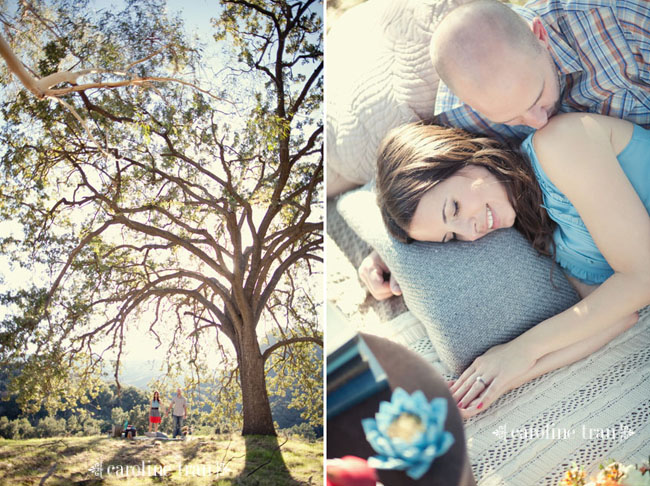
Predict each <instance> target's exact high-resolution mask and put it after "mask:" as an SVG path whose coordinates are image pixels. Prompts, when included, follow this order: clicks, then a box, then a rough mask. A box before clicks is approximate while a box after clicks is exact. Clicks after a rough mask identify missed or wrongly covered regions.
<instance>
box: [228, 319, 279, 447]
mask: <svg viewBox="0 0 650 486" xmlns="http://www.w3.org/2000/svg"><path fill="white" fill-rule="evenodd" d="M244 327H245V328H247V327H248V326H247V325H246V324H244ZM241 340H242V342H241V344H240V346H239V349H238V351H237V361H238V364H239V373H240V380H241V389H242V402H243V404H242V407H243V412H244V427H243V429H242V435H253V434H255V435H277V434H276V432H275V427H274V426H273V417H272V416H271V404H270V403H269V396H268V393H267V392H266V375H265V373H264V360H263V359H262V353H261V352H260V347H259V344H258V343H257V336H256V335H255V332H254V331H252V332H251V331H244V332H243V333H242V337H241Z"/></svg>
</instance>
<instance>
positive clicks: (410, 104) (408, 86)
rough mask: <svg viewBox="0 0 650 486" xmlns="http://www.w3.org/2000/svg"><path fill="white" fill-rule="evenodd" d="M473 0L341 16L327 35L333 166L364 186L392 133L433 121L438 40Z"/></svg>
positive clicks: (393, 1) (394, 3)
mask: <svg viewBox="0 0 650 486" xmlns="http://www.w3.org/2000/svg"><path fill="white" fill-rule="evenodd" d="M467 1H468V0H368V1H367V2H365V3H363V4H361V5H358V6H356V7H354V8H352V9H350V10H349V11H347V12H346V13H345V14H343V16H341V17H340V18H339V19H338V20H337V22H336V24H335V25H334V27H333V28H332V30H331V31H330V32H329V34H328V36H327V46H326V63H325V66H326V79H327V112H326V113H327V164H328V169H329V170H334V171H335V172H337V173H339V174H340V175H342V176H343V177H344V178H345V179H347V180H349V181H351V182H355V183H358V184H363V183H366V182H368V181H370V180H371V179H372V177H373V175H374V170H375V155H376V153H377V148H378V147H379V143H380V142H381V140H382V139H383V138H384V135H386V133H387V132H388V131H389V130H390V129H391V128H394V127H396V126H399V125H403V124H405V123H409V122H412V121H416V120H426V119H431V118H432V117H433V109H434V102H435V96H436V92H437V90H438V75H437V73H436V71H435V69H434V68H433V64H431V60H430V58H429V43H430V40H431V35H432V33H433V32H434V30H435V28H436V26H437V25H438V23H439V22H440V20H441V19H442V18H443V17H444V16H445V15H446V14H447V12H449V11H450V10H451V9H453V8H454V7H456V6H457V5H460V4H462V3H466V2H467Z"/></svg>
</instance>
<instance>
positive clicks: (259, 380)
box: [0, 0, 323, 434]
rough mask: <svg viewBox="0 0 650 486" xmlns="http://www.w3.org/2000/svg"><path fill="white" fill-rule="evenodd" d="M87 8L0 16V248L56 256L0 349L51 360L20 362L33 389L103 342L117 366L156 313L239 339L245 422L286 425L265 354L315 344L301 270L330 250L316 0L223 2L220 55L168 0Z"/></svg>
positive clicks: (182, 336)
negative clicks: (11, 225) (325, 245)
mask: <svg viewBox="0 0 650 486" xmlns="http://www.w3.org/2000/svg"><path fill="white" fill-rule="evenodd" d="M91 7H92V3H83V2H79V1H74V2H73V1H69V0H57V1H53V2H47V3H45V2H32V3H30V2H28V1H26V0H21V1H19V5H18V10H17V12H16V13H15V15H14V16H10V15H9V14H8V13H4V14H2V15H1V16H0V21H2V23H3V27H4V28H3V32H2V36H1V38H0V54H1V55H2V58H3V59H4V67H3V72H2V74H1V76H2V81H3V82H4V83H5V84H6V87H5V89H4V90H3V91H2V98H1V101H2V105H1V107H2V116H3V119H4V121H3V122H2V124H1V126H0V145H1V148H0V154H1V155H2V159H1V162H2V170H3V172H2V185H1V186H0V197H1V200H2V202H0V211H1V217H2V218H3V219H5V220H11V221H20V222H21V224H22V231H21V232H20V233H19V234H18V235H15V234H14V235H12V236H11V237H6V238H3V240H2V250H3V251H4V252H5V253H6V254H9V253H11V254H12V257H13V258H14V259H15V260H16V261H17V262H21V263H22V264H23V265H25V266H27V267H30V266H31V268H33V269H35V270H36V269H37V268H45V269H47V271H46V272H45V273H44V276H43V282H42V285H41V286H37V287H35V288H33V289H31V290H24V291H21V292H18V293H16V292H12V293H10V294H8V295H5V296H4V297H3V298H4V302H5V303H7V304H10V303H18V304H19V305H20V309H21V312H14V313H13V314H12V315H11V316H10V317H8V318H7V319H6V320H5V321H4V322H3V323H2V328H1V334H0V345H1V346H2V348H1V351H2V353H1V354H2V358H4V359H11V360H13V361H15V360H20V361H21V363H22V367H23V369H24V370H25V372H26V373H32V375H34V374H35V373H36V374H37V372H36V370H38V369H42V374H40V376H38V379H36V380H34V379H32V380H29V379H26V378H23V380H24V381H23V382H22V383H23V385H24V387H25V388H24V390H23V392H24V393H25V394H26V396H29V397H31V398H34V397H38V395H39V394H41V395H45V394H47V393H52V392H55V391H56V390H55V389H56V387H57V386H61V384H62V383H63V382H65V380H66V379H68V378H69V375H68V374H67V373H69V372H70V370H71V369H72V368H68V367H67V365H66V364H65V363H73V362H75V363H77V366H76V367H75V368H74V372H75V375H76V376H77V377H79V376H84V373H86V375H87V374H88V373H90V372H92V370H95V371H96V370H97V369H99V368H98V367H99V366H100V364H101V363H102V355H103V353H104V351H105V349H106V348H108V349H112V350H113V351H115V355H116V357H117V359H116V362H115V364H114V367H115V370H114V371H115V377H116V378H118V376H119V373H118V372H119V366H120V359H121V353H122V349H123V346H124V343H125V340H126V339H128V336H129V326H130V325H131V323H134V322H138V321H140V320H142V319H143V318H145V317H147V316H149V315H150V316H151V317H150V319H149V322H148V323H147V325H148V328H149V331H150V332H151V333H152V335H154V336H158V335H162V334H163V333H162V331H163V330H165V329H171V330H172V331H173V332H172V339H171V342H169V343H166V344H167V345H168V347H169V349H170V350H171V349H173V347H174V343H177V342H181V341H184V342H187V340H189V342H190V343H194V344H196V347H198V343H199V342H200V340H201V339H203V340H205V339H210V340H212V342H213V343H214V347H215V349H217V348H218V347H219V345H220V344H223V340H224V338H225V339H226V340H227V341H229V342H230V343H231V344H232V348H233V349H234V353H235V356H236V361H237V375H236V378H237V379H238V380H239V383H240V385H241V392H242V402H243V404H242V405H243V433H244V434H252V433H254V434H275V430H274V426H273V420H272V416H271V411H270V407H269V399H268V395H267V387H266V383H265V362H266V361H268V360H270V359H271V357H272V356H273V359H274V360H275V361H277V360H278V359H280V358H281V357H283V356H284V357H291V356H292V354H291V352H288V353H287V350H291V349H292V347H293V346H297V348H296V349H302V352H301V353H298V354H302V355H303V356H304V355H305V349H306V348H304V347H305V346H309V345H310V343H311V344H313V345H316V346H321V347H322V332H321V328H320V327H319V325H318V315H317V308H318V305H314V303H315V302H320V297H319V296H313V295H309V292H308V289H309V288H313V287H314V286H313V285H311V286H309V285H305V284H304V279H309V278H320V277H319V274H320V272H321V270H320V263H321V258H322V256H321V254H322V241H323V236H322V219H321V217H322V211H321V208H320V206H321V204H322V194H321V192H322V174H323V144H322V130H323V128H322V119H321V118H322V116H321V103H322V92H323V79H322V67H323V65H322V52H321V51H322V37H321V30H322V22H321V19H322V14H321V9H322V6H321V4H320V2H318V1H316V0H303V1H294V2H292V1H287V0H250V1H245V0H224V1H222V2H220V3H219V2H215V4H214V11H213V12H206V14H207V15H211V16H213V17H214V18H215V20H214V38H213V39H210V41H211V42H210V43H212V42H216V46H217V47H219V48H220V49H222V53H223V54H221V56H223V57H220V58H219V61H220V62H221V64H219V63H217V62H215V60H213V59H211V58H209V57H206V55H205V54H204V52H205V51H204V50H202V48H200V47H196V46H192V45H191V44H190V43H189V42H188V40H187V39H186V37H185V35H184V28H183V25H182V23H181V22H180V21H179V20H178V19H174V18H171V17H170V16H168V15H167V13H166V11H165V5H164V2H162V1H159V0H144V1H129V2H126V4H125V6H124V9H123V10H122V11H115V12H111V11H97V12H96V11H93V9H92V8H91ZM225 61H227V62H225ZM209 70H213V71H214V72H215V73H214V76H213V77H209V76H208V75H207V72H208V71H209ZM301 282H303V283H301ZM268 323H274V325H275V326H276V328H275V329H276V331H275V332H274V338H273V341H272V344H271V345H270V346H266V347H265V348H261V347H260V344H259V342H260V338H261V336H260V330H261V329H263V328H265V326H268ZM263 324H264V325H263ZM106 343H108V345H106ZM100 345H101V346H100ZM312 352H313V351H312ZM307 354H309V351H307ZM81 357H83V358H84V361H83V363H84V366H82V367H81V368H79V366H78V363H79V361H80V358H81ZM294 358H295V356H294ZM189 359H190V360H192V356H190V358H189ZM298 361H299V360H298ZM30 383H31V388H30V385H29V384H30ZM48 383H50V385H49V386H48Z"/></svg>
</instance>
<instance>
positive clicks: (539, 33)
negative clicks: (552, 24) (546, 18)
mask: <svg viewBox="0 0 650 486" xmlns="http://www.w3.org/2000/svg"><path fill="white" fill-rule="evenodd" d="M532 29H533V35H534V36H535V37H537V39H538V40H539V41H540V42H541V43H542V44H544V47H545V48H546V49H548V47H549V45H548V32H547V31H546V27H544V24H542V20H541V19H540V18H539V17H535V18H534V19H533V24H532Z"/></svg>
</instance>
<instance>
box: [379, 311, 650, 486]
mask: <svg viewBox="0 0 650 486" xmlns="http://www.w3.org/2000/svg"><path fill="white" fill-rule="evenodd" d="M385 325H386V326H387V327H388V328H390V331H389V332H388V333H387V332H384V334H385V335H386V334H389V337H392V339H394V340H396V341H398V342H401V343H402V344H405V345H407V346H408V347H409V348H410V349H412V350H414V351H416V352H418V353H420V354H421V355H422V356H424V357H425V358H426V359H427V360H428V361H430V362H432V363H433V364H434V366H436V368H437V369H438V370H439V371H441V372H442V373H443V375H446V376H448V377H449V376H450V375H449V373H448V372H447V370H445V369H444V366H443V365H442V363H440V362H439V361H438V360H437V356H436V353H435V350H434V349H433V346H432V345H431V342H430V341H429V339H428V338H427V337H426V334H425V333H424V329H423V327H422V326H421V324H420V323H419V322H418V321H417V320H416V319H415V318H414V317H413V316H412V315H411V314H410V313H409V312H407V313H405V314H402V315H401V316H399V317H397V318H395V319H393V320H392V321H389V322H388V323H385ZM391 333H392V334H391ZM465 431H466V435H467V449H468V453H469V456H470V461H471V463H472V469H473V471H474V476H475V477H476V478H477V481H478V484H479V486H502V485H503V486H505V485H544V486H557V484H558V482H559V481H560V479H561V478H562V476H563V475H564V472H565V471H566V470H567V469H568V468H569V467H570V466H571V464H572V463H576V464H579V465H582V466H584V467H585V469H587V471H588V472H590V473H593V475H595V473H597V471H598V465H599V464H600V463H606V462H608V461H609V460H611V459H615V460H617V461H620V462H623V463H630V464H631V463H642V462H646V461H647V460H648V456H649V455H650V308H646V309H645V310H643V311H642V314H641V317H640V319H639V322H638V323H637V324H636V326H634V327H633V328H632V329H630V330H629V331H627V332H626V333H624V334H623V335H621V336H619V337H618V338H616V339H615V340H613V341H612V342H610V343H609V344H608V345H607V346H605V347H604V348H602V349H601V350H599V351H597V352H596V353H594V354H592V355H591V356H589V357H587V358H585V359H583V360H581V361H578V362H577V363H574V364H573V365H571V366H567V367H565V368H561V369H559V370H556V371H553V372H551V373H547V374H546V375H543V376H541V377H539V378H537V379H535V380H533V381H531V382H529V383H527V384H525V385H523V386H521V387H519V388H517V389H515V390H512V391H511V392H509V393H507V394H506V395H504V396H503V397H501V398H500V399H499V400H498V401H497V402H496V403H495V404H493V405H492V406H491V407H490V408H488V409H487V410H486V411H485V412H484V413H482V414H480V415H478V416H476V417H473V418H471V419H469V420H467V421H466V423H465Z"/></svg>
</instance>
